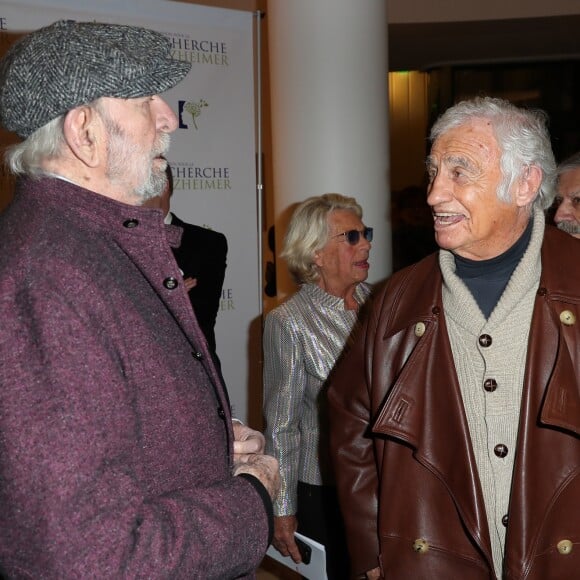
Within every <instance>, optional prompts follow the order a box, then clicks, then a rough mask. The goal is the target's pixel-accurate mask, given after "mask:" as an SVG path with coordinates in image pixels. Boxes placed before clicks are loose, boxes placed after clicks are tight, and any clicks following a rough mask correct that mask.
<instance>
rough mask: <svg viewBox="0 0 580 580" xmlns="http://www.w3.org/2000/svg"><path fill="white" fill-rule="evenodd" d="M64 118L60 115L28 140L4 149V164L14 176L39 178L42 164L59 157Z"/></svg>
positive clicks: (42, 172) (42, 170) (62, 139)
mask: <svg viewBox="0 0 580 580" xmlns="http://www.w3.org/2000/svg"><path fill="white" fill-rule="evenodd" d="M64 117H65V115H61V116H60V117H57V118H56V119H53V120H52V121H49V122H48V123H47V124H46V125H44V126H43V127H41V128H40V129H38V130H36V131H35V132H34V133H33V134H32V135H30V137H28V139H25V140H24V141H22V142H20V143H17V144H16V145H11V146H10V147H8V148H7V149H6V163H7V164H8V167H9V168H10V171H11V172H12V173H13V174H14V175H29V176H31V177H39V176H41V175H43V174H44V169H43V166H44V163H45V162H46V161H48V160H50V159H54V158H56V157H58V156H59V154H60V153H61V151H62V146H63V144H64Z"/></svg>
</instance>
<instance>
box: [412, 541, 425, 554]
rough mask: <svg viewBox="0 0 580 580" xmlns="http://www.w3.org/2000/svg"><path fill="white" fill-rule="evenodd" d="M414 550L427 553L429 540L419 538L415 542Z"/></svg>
mask: <svg viewBox="0 0 580 580" xmlns="http://www.w3.org/2000/svg"><path fill="white" fill-rule="evenodd" d="M413 551H414V552H417V553H418V554H425V553H426V552H428V551H429V542H427V540H423V539H421V538H419V539H418V540H415V541H414V542H413Z"/></svg>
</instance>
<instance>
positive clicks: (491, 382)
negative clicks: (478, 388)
mask: <svg viewBox="0 0 580 580" xmlns="http://www.w3.org/2000/svg"><path fill="white" fill-rule="evenodd" d="M483 388H484V389H485V390H486V391H487V392H488V393H493V392H494V391H495V390H496V389H497V381H496V380H495V379H485V382H484V383H483Z"/></svg>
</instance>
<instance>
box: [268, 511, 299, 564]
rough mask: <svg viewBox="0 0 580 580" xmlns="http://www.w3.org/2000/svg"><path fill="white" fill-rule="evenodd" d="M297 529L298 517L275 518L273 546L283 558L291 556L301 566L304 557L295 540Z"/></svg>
mask: <svg viewBox="0 0 580 580" xmlns="http://www.w3.org/2000/svg"><path fill="white" fill-rule="evenodd" d="M297 528H298V520H297V519H296V516H276V517H275V518H274V539H273V540H272V545H273V546H274V548H276V550H278V552H280V554H282V556H290V557H291V558H292V560H294V562H295V563H296V564H299V563H300V562H302V557H301V556H300V550H299V549H298V546H297V545H296V541H295V539H294V532H295V531H296V530H297Z"/></svg>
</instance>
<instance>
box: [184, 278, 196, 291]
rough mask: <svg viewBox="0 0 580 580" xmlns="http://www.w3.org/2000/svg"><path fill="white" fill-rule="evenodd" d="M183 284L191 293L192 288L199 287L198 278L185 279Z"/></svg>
mask: <svg viewBox="0 0 580 580" xmlns="http://www.w3.org/2000/svg"><path fill="white" fill-rule="evenodd" d="M183 283H184V284H185V289H186V290H187V291H188V292H189V291H190V290H191V289H192V288H195V287H196V286H197V278H191V277H189V278H184V279H183Z"/></svg>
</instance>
